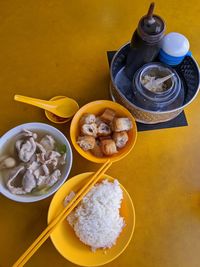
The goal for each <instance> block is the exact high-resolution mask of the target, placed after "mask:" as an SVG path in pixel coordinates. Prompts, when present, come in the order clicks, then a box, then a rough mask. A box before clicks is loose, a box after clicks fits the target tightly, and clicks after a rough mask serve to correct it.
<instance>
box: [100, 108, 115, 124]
mask: <svg viewBox="0 0 200 267" xmlns="http://www.w3.org/2000/svg"><path fill="white" fill-rule="evenodd" d="M115 115H116V113H115V111H114V110H112V109H109V108H107V109H105V111H104V112H103V114H102V115H101V116H100V118H101V120H102V121H104V122H106V123H111V122H112V121H113V119H114V117H115Z"/></svg>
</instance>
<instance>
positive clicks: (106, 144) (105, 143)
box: [100, 139, 118, 156]
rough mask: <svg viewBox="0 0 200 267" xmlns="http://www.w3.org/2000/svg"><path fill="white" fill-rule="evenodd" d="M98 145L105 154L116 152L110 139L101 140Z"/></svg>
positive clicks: (114, 145)
mask: <svg viewBox="0 0 200 267" xmlns="http://www.w3.org/2000/svg"><path fill="white" fill-rule="evenodd" d="M100 147H101V151H102V152H103V154H104V155H106V156H112V155H113V154H116V153H117V152H118V151H117V147H116V144H115V142H114V141H113V140H112V139H104V140H101V141H100Z"/></svg>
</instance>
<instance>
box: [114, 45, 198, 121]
mask: <svg viewBox="0 0 200 267" xmlns="http://www.w3.org/2000/svg"><path fill="white" fill-rule="evenodd" d="M129 46H130V43H128V44H125V45H124V46H123V47H121V48H120V49H119V50H118V51H117V52H116V54H115V55H114V57H113V59H112V62H111V67H110V77H111V82H110V95H111V97H112V99H113V101H116V102H118V103H120V104H122V105H123V106H125V107H126V108H127V109H128V110H129V111H130V112H131V113H132V115H133V116H134V117H135V119H136V121H138V122H142V123H146V124H154V123H159V122H164V121H169V120H171V119H173V118H175V117H176V116H178V115H179V114H180V113H181V112H182V111H183V109H184V108H185V107H186V106H188V105H189V104H190V103H191V102H192V101H193V100H194V99H195V98H196V96H197V94H198V92H199V85H200V73H199V66H198V64H197V62H196V61H195V59H194V58H193V57H190V56H186V57H185V59H184V60H183V61H182V63H181V64H180V65H178V66H177V67H176V68H175V69H176V71H177V72H178V74H179V76H180V78H181V79H182V81H183V85H184V90H185V99H184V103H183V105H182V106H181V107H179V108H176V109H173V110H169V111H151V110H147V109H143V108H141V107H138V106H136V105H135V104H133V103H132V101H133V100H132V99H133V97H134V96H133V93H132V90H131V87H130V88H129V87H127V88H125V89H123V90H121V89H119V88H118V87H117V85H116V83H115V77H116V75H117V73H118V72H119V71H120V70H121V69H122V68H123V67H124V66H125V62H126V56H127V53H128V49H129Z"/></svg>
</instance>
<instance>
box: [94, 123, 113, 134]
mask: <svg viewBox="0 0 200 267" xmlns="http://www.w3.org/2000/svg"><path fill="white" fill-rule="evenodd" d="M110 134H111V129H110V126H108V125H107V124H106V123H104V122H101V123H100V124H99V125H98V127H97V135H98V136H108V135H110Z"/></svg>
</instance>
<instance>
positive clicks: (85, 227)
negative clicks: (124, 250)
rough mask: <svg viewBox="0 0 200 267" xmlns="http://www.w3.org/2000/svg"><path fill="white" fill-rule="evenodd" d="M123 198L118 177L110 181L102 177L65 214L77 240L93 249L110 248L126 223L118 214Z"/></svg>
mask: <svg viewBox="0 0 200 267" xmlns="http://www.w3.org/2000/svg"><path fill="white" fill-rule="evenodd" d="M71 197H73V196H72V195H71ZM122 198H123V192H122V189H121V188H120V186H119V182H118V181H117V180H114V182H113V183H112V182H108V181H107V180H103V182H102V183H99V184H96V185H95V186H94V187H93V188H92V189H91V190H90V192H89V193H88V194H87V195H86V196H85V197H84V198H83V200H82V201H81V203H80V204H79V206H78V207H77V208H76V209H75V210H74V211H73V212H71V214H70V215H69V216H68V217H67V220H68V222H69V224H70V225H71V226H72V227H73V228H74V231H75V233H76V235H77V236H78V237H79V239H80V240H81V241H82V242H83V243H85V244H86V245H89V246H90V247H91V248H92V250H96V249H97V248H103V249H105V248H111V247H112V246H113V245H114V244H115V243H116V240H117V238H118V236H119V234H120V232H121V231H122V228H123V227H124V225H125V222H124V219H123V218H122V217H121V216H120V213H119V209H120V206H121V201H122ZM68 201H69V198H68Z"/></svg>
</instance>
